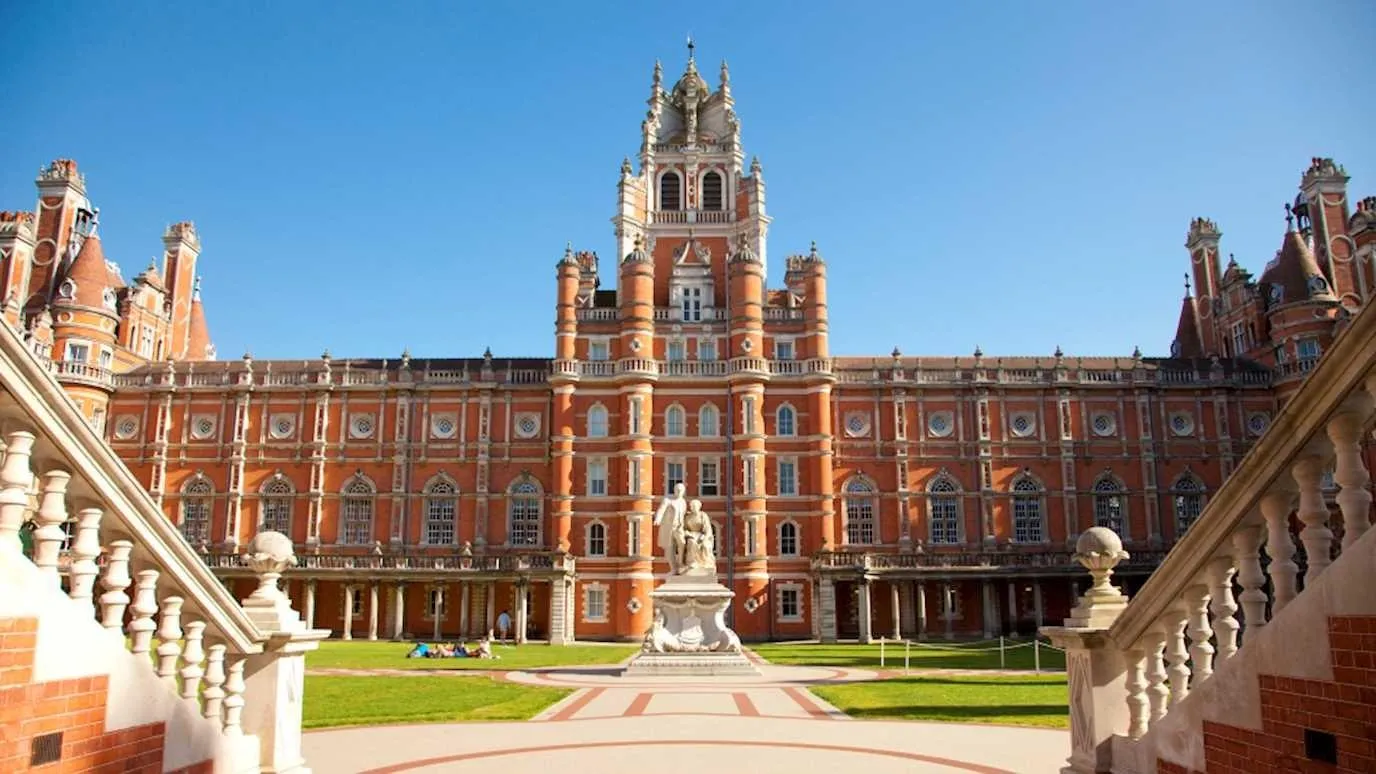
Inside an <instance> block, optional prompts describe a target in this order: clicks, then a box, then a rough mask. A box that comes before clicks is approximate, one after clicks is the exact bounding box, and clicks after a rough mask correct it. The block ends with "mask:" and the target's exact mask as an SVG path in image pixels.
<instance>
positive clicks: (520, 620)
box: [515, 581, 530, 645]
mask: <svg viewBox="0 0 1376 774" xmlns="http://www.w3.org/2000/svg"><path fill="white" fill-rule="evenodd" d="M529 589H530V586H529V585H528V584H527V583H526V582H525V581H522V582H520V583H518V584H516V622H515V625H516V637H515V639H516V644H517V645H524V644H525V642H526V620H527V618H528V617H529V612H528V606H527V604H526V594H527V592H528V591H529Z"/></svg>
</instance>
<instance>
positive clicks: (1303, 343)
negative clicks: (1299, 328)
mask: <svg viewBox="0 0 1376 774" xmlns="http://www.w3.org/2000/svg"><path fill="white" fill-rule="evenodd" d="M1322 353H1323V349H1322V348H1321V347H1320V346H1319V340H1318V339H1300V340H1299V341H1298V342H1296V343H1295V357H1296V358H1297V359H1299V360H1313V359H1314V358H1316V357H1318V356H1319V355H1320V354H1322Z"/></svg>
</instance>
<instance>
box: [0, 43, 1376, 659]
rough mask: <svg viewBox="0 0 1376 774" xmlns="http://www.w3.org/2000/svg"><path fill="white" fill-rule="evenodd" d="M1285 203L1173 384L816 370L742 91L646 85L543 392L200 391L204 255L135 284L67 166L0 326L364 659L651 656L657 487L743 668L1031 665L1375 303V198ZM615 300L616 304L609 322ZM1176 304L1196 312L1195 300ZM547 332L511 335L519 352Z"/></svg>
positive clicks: (413, 376) (1159, 374)
mask: <svg viewBox="0 0 1376 774" xmlns="http://www.w3.org/2000/svg"><path fill="white" fill-rule="evenodd" d="M1346 182H1347V177H1346V175H1345V174H1344V173H1343V171H1342V169H1341V167H1338V166H1337V165H1335V164H1334V163H1333V162H1332V161H1331V160H1328V159H1315V160H1314V161H1313V163H1312V164H1311V166H1310V167H1309V169H1308V170H1307V171H1305V172H1304V174H1303V176H1302V178H1301V182H1300V190H1299V194H1298V196H1297V197H1296V199H1295V203H1294V205H1293V216H1292V218H1291V219H1290V222H1289V226H1288V228H1287V229H1286V231H1285V233H1284V234H1283V236H1282V237H1281V244H1280V249H1279V250H1278V252H1277V255H1276V258H1275V259H1274V260H1273V261H1272V262H1271V263H1269V264H1268V265H1267V266H1266V268H1265V269H1264V270H1263V272H1262V275H1261V277H1260V279H1258V280H1253V279H1252V278H1251V275H1249V274H1248V273H1247V272H1246V271H1245V270H1243V269H1242V268H1241V267H1240V266H1238V265H1237V264H1236V263H1235V262H1232V261H1230V262H1229V263H1228V265H1227V266H1226V267H1223V266H1222V265H1221V259H1220V255H1221V254H1220V243H1219V238H1220V232H1219V230H1218V228H1217V227H1216V226H1215V224H1214V223H1212V222H1211V221H1208V220H1205V219H1197V220H1195V221H1194V222H1193V223H1191V224H1190V228H1189V232H1188V236H1187V239H1186V247H1187V249H1188V254H1189V266H1190V269H1191V273H1190V275H1189V276H1190V277H1191V279H1190V280H1189V284H1188V285H1187V293H1186V297H1185V299H1184V301H1183V303H1182V307H1181V317H1180V324H1179V327H1178V330H1177V332H1176V336H1175V340H1174V343H1173V345H1172V351H1171V356H1170V357H1164V358H1155V357H1144V356H1143V355H1142V354H1141V353H1138V352H1134V353H1132V354H1130V355H1124V356H1122V357H1116V358H1104V357H1095V358H1086V357H1076V356H1073V355H1067V354H1063V353H1061V352H1059V351H1057V352H1055V353H1054V354H1050V355H1044V356H1017V357H1000V356H995V355H986V354H983V353H981V352H980V351H978V350H976V351H975V352H974V353H973V354H972V355H970V356H968V357H960V358H949V357H943V358H930V357H928V358H924V357H913V356H908V355H904V354H902V353H900V352H897V351H895V352H893V353H892V354H888V355H870V356H860V357H856V356H844V355H835V354H833V353H832V352H831V350H830V347H829V345H828V330H829V321H828V310H827V300H826V299H827V280H828V272H827V263H826V261H825V259H824V258H823V257H822V255H821V253H820V252H819V251H818V250H817V248H816V246H815V245H814V246H812V247H811V248H810V249H808V250H804V251H800V252H798V253H797V254H792V255H788V256H786V257H785V258H784V259H783V262H782V265H783V269H784V274H783V277H782V282H781V283H780V284H775V285H770V284H769V282H768V280H769V279H770V278H769V277H767V271H766V268H767V266H768V265H769V261H768V240H767V236H768V229H769V224H770V220H771V219H770V217H769V215H768V214H767V210H766V196H765V181H764V174H763V171H762V168H761V165H760V163H759V161H758V160H755V159H752V160H751V161H750V162H748V163H747V161H746V155H745V152H744V149H743V146H742V144H741V137H740V124H739V122H738V120H737V118H736V114H735V109H734V100H733V97H732V94H731V87H730V80H729V75H728V72H727V69H726V66H725V65H724V64H723V65H722V68H721V71H720V76H719V81H718V85H717V86H716V87H715V89H714V88H712V87H710V86H709V85H708V84H707V82H706V81H705V80H704V79H703V77H702V75H701V74H700V73H699V72H698V71H697V67H696V64H695V63H694V62H693V61H692V59H691V58H690V60H689V62H688V65H687V68H686V71H685V72H684V73H683V74H682V76H681V77H679V78H678V79H677V80H676V81H675V82H674V83H673V84H671V85H668V86H666V85H665V84H664V82H663V81H662V76H661V71H660V68H659V67H658V65H656V68H655V75H654V83H653V87H652V91H651V96H650V100H649V111H648V113H647V117H646V120H645V122H644V123H643V125H642V138H641V147H640V153H639V160H638V163H637V164H632V163H631V161H630V160H627V161H625V162H624V163H623V165H622V170H621V178H620V180H619V182H618V184H617V206H616V212H615V215H614V217H613V218H612V222H613V224H614V226H615V234H616V240H617V246H616V253H615V260H613V261H605V262H604V261H602V260H600V259H599V257H598V256H597V255H596V254H595V253H592V252H584V251H577V250H574V249H573V248H572V247H570V248H569V249H567V250H566V252H565V254H564V256H563V257H562V259H560V260H559V261H558V262H557V264H556V266H555V293H554V300H555V304H554V307H555V320H556V335H555V341H554V349H553V357H552V358H549V359H544V358H541V359H531V358H522V359H515V358H507V357H501V356H494V355H493V354H492V353H490V352H489V353H484V354H483V356H482V357H475V358H456V359H413V358H411V357H409V355H407V354H406V353H402V354H401V355H400V356H398V357H395V358H387V359H370V360H336V359H332V358H330V357H329V355H328V353H326V354H325V355H324V356H322V357H319V358H314V359H305V360H290V361H270V362H263V361H255V360H252V359H251V358H250V357H248V356H245V357H244V358H243V359H241V360H236V361H230V362H217V361H215V360H214V349H213V347H212V346H211V344H210V340H209V337H208V335H207V329H206V324H205V317H204V314H203V312H202V308H201V303H200V294H199V290H198V283H197V279H196V275H195V265H196V261H197V258H198V255H199V252H200V241H199V238H198V235H197V233H196V231H195V228H194V227H193V226H192V225H191V224H190V223H179V224H176V225H174V226H172V227H170V228H169V229H168V232H167V234H166V235H165V236H164V238H163V241H164V247H165V257H164V263H163V265H162V266H161V267H154V266H150V267H149V268H148V269H147V270H145V271H144V272H143V273H142V274H140V275H139V276H138V277H137V278H136V279H135V280H134V281H133V282H132V283H126V282H125V281H124V280H123V279H122V276H121V272H120V271H119V269H118V267H116V266H115V265H114V264H111V263H109V262H108V260H107V259H106V258H105V256H104V255H103V254H102V252H101V249H100V242H99V236H98V234H97V233H96V230H97V229H96V225H97V220H98V218H97V215H96V210H95V209H94V208H93V207H92V206H91V204H90V201H89V199H88V198H87V197H86V191H85V183H84V180H83V179H82V177H81V175H80V174H79V173H78V171H77V168H76V164H75V163H73V162H71V161H66V160H61V161H57V162H54V163H53V164H52V165H51V166H49V167H47V168H45V169H44V170H43V171H42V172H41V173H40V176H39V179H38V188H39V204H38V207H37V210H36V212H6V213H2V214H0V251H2V254H3V261H0V281H3V285H4V298H5V301H4V308H3V311H4V314H5V316H6V318H7V319H8V320H9V321H10V322H11V324H13V325H16V326H19V327H21V328H22V329H23V330H25V331H26V332H27V335H28V336H29V337H30V339H31V340H32V342H33V344H34V347H35V351H36V352H39V353H40V355H41V356H43V357H46V358H50V359H51V361H52V363H53V367H54V370H55V373H56V374H57V378H58V379H59V380H61V381H62V382H63V383H64V384H65V385H67V386H68V387H69V389H70V393H71V395H72V397H73V399H74V400H76V401H77V402H78V403H80V404H81V405H82V407H83V409H84V410H85V411H86V413H87V415H88V416H89V417H90V418H91V420H92V422H94V423H96V424H97V425H98V426H100V427H103V428H104V430H105V433H106V436H107V438H108V439H109V441H110V443H111V444H112V445H113V446H114V448H115V449H116V450H117V452H118V453H119V454H120V455H121V456H122V457H123V458H124V459H125V460H126V461H127V462H128V464H129V466H130V468H131V469H132V470H133V471H134V473H135V474H136V475H137V476H138V477H139V478H140V479H141V480H143V481H146V482H147V485H148V490H149V492H150V493H151V495H152V497H153V498H155V500H157V501H158V502H160V503H161V504H162V506H163V507H164V508H165V509H166V511H167V514H168V517H169V518H170V519H172V520H174V521H175V522H177V523H178V524H180V525H181V526H182V530H183V533H184V534H185V535H186V536H187V538H188V539H189V540H191V541H192V542H193V544H195V545H198V546H201V547H203V550H204V552H205V554H206V557H207V561H209V562H211V563H212V565H213V566H215V567H217V568H219V570H220V571H221V572H222V574H223V575H224V576H225V577H226V578H234V577H236V576H238V575H240V574H246V572H245V570H243V569H242V568H239V567H238V563H237V559H236V555H235V552H236V550H237V548H238V547H239V546H241V545H243V544H244V543H245V542H246V541H247V539H248V538H249V537H250V536H251V535H252V534H253V532H254V531H255V530H257V529H259V528H261V527H266V528H271V529H277V530H281V531H283V532H286V533H288V534H290V535H291V537H292V538H293V540H294V541H295V542H296V543H297V544H298V554H299V556H300V558H301V566H300V567H298V568H297V569H296V570H294V571H293V572H292V574H291V575H290V590H291V593H292V596H293V598H294V599H295V600H296V601H297V604H298V605H300V606H302V607H304V608H305V609H306V611H307V613H308V615H309V616H310V617H311V618H312V619H313V621H314V623H315V625H317V626H321V627H328V628H332V629H335V630H336V631H340V632H343V633H346V634H351V635H352V636H360V637H361V636H382V637H392V636H399V635H403V634H414V635H415V636H418V637H429V636H434V635H435V634H436V633H438V634H442V635H450V636H457V635H476V634H479V633H481V632H485V631H486V630H487V629H488V628H490V627H491V626H492V622H493V621H494V619H495V617H496V614H497V612H499V611H500V610H502V609H509V610H510V611H511V612H512V615H513V618H514V619H516V620H517V621H518V622H522V621H523V622H524V625H523V626H522V625H521V624H520V623H518V627H519V628H523V629H525V630H527V631H529V632H530V634H531V636H532V637H539V638H549V639H551V640H554V641H560V642H562V641H567V640H568V639H570V638H572V637H573V636H574V635H575V634H576V636H577V637H578V638H583V639H603V638H629V639H636V638H639V637H640V636H641V634H642V633H643V632H644V631H645V629H646V628H647V627H648V625H649V622H650V608H649V604H648V602H649V597H648V593H649V591H650V590H651V589H652V588H653V587H654V585H655V584H656V583H657V579H658V578H659V577H660V574H661V573H663V572H664V570H665V567H664V563H663V561H662V560H660V559H658V558H652V552H653V551H654V550H655V549H654V546H653V543H654V539H653V536H652V535H653V528H652V524H651V522H652V519H653V512H654V509H655V507H656V506H657V501H658V498H659V497H661V496H663V494H664V493H665V492H666V491H668V490H669V489H670V488H671V487H672V485H673V484H674V483H676V482H679V481H682V482H684V483H685V484H686V485H687V488H688V491H689V495H690V497H697V498H700V499H701V500H702V502H703V507H704V509H705V510H706V511H707V512H709V513H710V514H712V515H713V517H714V519H715V520H716V523H717V526H718V535H719V537H718V543H719V546H720V551H721V554H722V556H721V559H720V564H719V566H720V569H721V571H722V575H723V582H726V583H728V584H729V585H730V586H731V587H732V588H734V590H735V591H736V592H737V595H738V596H737V600H736V604H735V607H734V609H733V615H734V626H735V628H736V630H737V631H738V632H739V633H740V634H741V635H742V636H743V637H745V638H754V639H765V638H779V639H796V638H806V637H822V638H834V637H842V638H845V637H861V638H865V637H870V636H876V637H877V636H880V635H884V636H891V635H893V634H894V633H895V631H898V632H900V633H901V634H903V635H905V636H917V635H921V634H926V635H929V636H937V637H939V636H946V635H951V636H956V635H986V636H988V635H993V634H997V633H1009V632H1017V633H1024V634H1025V633H1030V632H1031V631H1032V630H1033V629H1034V627H1036V626H1037V625H1038V624H1039V623H1040V622H1041V621H1042V620H1044V619H1045V620H1053V619H1058V618H1060V617H1063V616H1064V615H1065V614H1066V612H1067V610H1068V608H1069V606H1070V604H1071V599H1072V595H1073V594H1074V593H1075V588H1076V585H1077V583H1079V582H1080V580H1081V578H1082V577H1083V574H1082V572H1080V571H1079V570H1078V569H1077V568H1076V567H1075V566H1074V565H1073V562H1072V560H1071V557H1070V551H1071V550H1072V546H1073V544H1074V541H1075V538H1076V536H1077V535H1078V534H1079V533H1080V532H1081V531H1083V530H1084V529H1086V528H1088V527H1089V526H1092V525H1094V524H1103V525H1108V526H1112V527H1113V528H1114V529H1116V530H1118V531H1119V532H1120V533H1121V534H1122V535H1123V537H1124V542H1125V543H1126V544H1127V546H1128V550H1129V551H1130V552H1131V553H1132V557H1133V558H1132V560H1131V561H1129V562H1128V563H1125V564H1124V565H1123V566H1121V567H1120V568H1119V572H1118V575H1117V577H1118V578H1119V579H1122V580H1124V582H1125V583H1126V585H1127V587H1128V590H1129V591H1131V590H1132V589H1134V588H1136V587H1137V585H1138V584H1140V582H1141V581H1142V579H1143V578H1144V577H1145V576H1146V575H1147V574H1148V573H1149V572H1150V571H1151V569H1152V568H1153V567H1154V566H1155V563H1156V562H1157V561H1158V560H1159V558H1160V557H1161V556H1162V555H1163V553H1164V552H1165V551H1166V550H1167V549H1168V548H1169V547H1170V545H1171V543H1172V542H1173V541H1174V540H1175V539H1176V537H1177V536H1178V535H1179V534H1181V532H1182V531H1183V530H1184V529H1186V528H1188V526H1189V524H1190V522H1191V521H1192V520H1193V519H1194V518H1195V517H1196V516H1197V514H1198V513H1199V510H1200V509H1201V508H1202V507H1203V506H1204V504H1205V502H1207V500H1208V498H1209V493H1210V492H1211V491H1213V490H1214V489H1215V488H1216V487H1217V486H1218V485H1219V484H1220V482H1221V481H1222V480H1223V479H1224V477H1226V476H1227V475H1228V474H1229V473H1230V471H1231V470H1232V469H1233V467H1234V466H1235V465H1236V464H1237V462H1238V460H1240V459H1241V457H1242V455H1244V454H1245V453H1246V452H1247V450H1248V448H1249V447H1250V445H1251V444H1252V442H1253V441H1254V440H1255V439H1256V438H1257V437H1259V436H1260V435H1261V434H1262V433H1263V432H1265V430H1266V428H1267V425H1268V422H1269V420H1270V417H1271V416H1272V415H1273V414H1274V413H1275V412H1276V410H1277V409H1278V406H1279V405H1280V403H1281V402H1282V401H1283V400H1284V399H1285V396H1286V395H1287V394H1288V392H1289V391H1290V390H1292V389H1293V388H1294V387H1295V386H1296V385H1297V384H1298V382H1299V381H1300V380H1302V379H1303V377H1304V374H1305V373H1306V372H1307V370H1308V369H1309V368H1310V367H1311V366H1312V365H1313V363H1314V361H1315V360H1316V359H1317V358H1318V357H1319V356H1320V355H1321V354H1322V352H1323V351H1324V348H1325V347H1326V345H1327V344H1328V342H1329V341H1331V339H1332V337H1333V336H1334V335H1335V333H1336V332H1337V331H1338V330H1339V329H1340V327H1341V326H1342V324H1343V319H1344V317H1345V315H1346V314H1347V310H1350V309H1353V308H1356V307H1358V306H1359V305H1361V304H1364V303H1366V301H1367V299H1368V298H1369V297H1370V296H1371V294H1372V293H1373V290H1374V289H1376V274H1373V268H1374V266H1373V250H1376V199H1372V198H1368V199H1366V200H1364V201H1362V202H1360V203H1358V204H1357V206H1356V207H1355V209H1354V208H1352V207H1350V206H1349V203H1348V200H1347V195H1346ZM613 288H614V289H613ZM1191 289H1192V290H1191ZM537 322H538V321H531V323H532V324H537Z"/></svg>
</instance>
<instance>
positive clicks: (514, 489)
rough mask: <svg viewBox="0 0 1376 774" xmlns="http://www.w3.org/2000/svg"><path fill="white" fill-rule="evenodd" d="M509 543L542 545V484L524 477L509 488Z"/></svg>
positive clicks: (515, 544)
mask: <svg viewBox="0 0 1376 774" xmlns="http://www.w3.org/2000/svg"><path fill="white" fill-rule="evenodd" d="M506 499H507V521H508V524H509V527H510V529H509V531H508V532H507V534H508V535H510V536H511V537H510V538H509V541H508V542H509V543H510V544H511V545H513V546H538V545H540V511H541V507H540V485H539V484H537V483H535V482H534V481H532V480H530V479H529V478H523V479H520V480H517V481H516V483H514V484H512V485H511V488H510V489H509V490H507V498H506Z"/></svg>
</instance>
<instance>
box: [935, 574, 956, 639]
mask: <svg viewBox="0 0 1376 774" xmlns="http://www.w3.org/2000/svg"><path fill="white" fill-rule="evenodd" d="M954 596H955V589H954V587H952V586H951V584H949V583H943V584H941V605H939V606H938V607H937V609H938V610H940V611H941V620H942V622H943V623H944V624H945V625H946V639H948V640H953V639H955V638H956V635H955V631H954V628H955V624H956V621H955V609H956V603H955V602H954V600H953V599H952V598H953V597H954Z"/></svg>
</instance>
